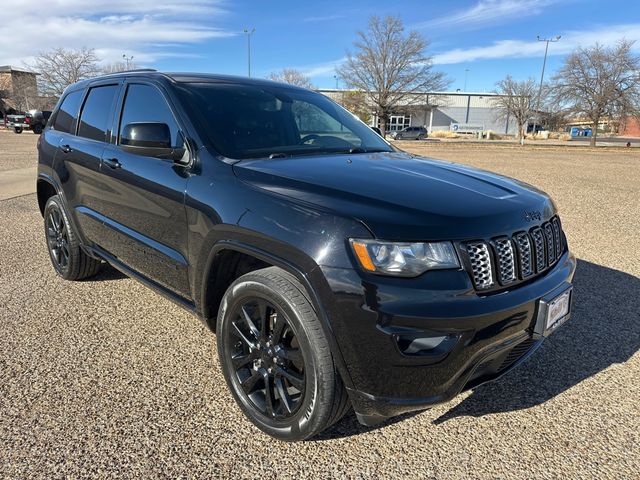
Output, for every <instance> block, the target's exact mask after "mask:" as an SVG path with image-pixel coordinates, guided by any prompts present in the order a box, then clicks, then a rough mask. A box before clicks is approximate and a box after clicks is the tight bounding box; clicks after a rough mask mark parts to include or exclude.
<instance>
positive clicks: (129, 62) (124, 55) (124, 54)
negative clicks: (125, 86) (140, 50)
mask: <svg viewBox="0 0 640 480" xmlns="http://www.w3.org/2000/svg"><path fill="white" fill-rule="evenodd" d="M122 58H124V61H125V62H127V70H129V66H130V64H131V61H132V60H133V55H131V56H130V57H127V54H126V53H123V54H122Z"/></svg>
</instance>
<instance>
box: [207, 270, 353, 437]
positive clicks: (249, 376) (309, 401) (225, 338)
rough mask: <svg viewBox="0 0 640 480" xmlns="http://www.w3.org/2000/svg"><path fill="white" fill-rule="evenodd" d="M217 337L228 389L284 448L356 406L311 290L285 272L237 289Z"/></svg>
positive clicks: (246, 281)
mask: <svg viewBox="0 0 640 480" xmlns="http://www.w3.org/2000/svg"><path fill="white" fill-rule="evenodd" d="M265 326H266V328H265ZM216 332H217V346H218V357H219V359H220V365H221V367H222V371H223V374H224V377H225V380H226V382H227V385H228V386H229V389H230V390H231V393H232V394H233V396H234V398H235V400H236V402H237V403H238V405H239V406H240V408H241V409H242V411H243V412H244V414H245V415H246V416H247V417H248V419H249V420H250V421H251V422H252V423H253V424H254V425H256V426H257V427H258V428H260V429H261V430H262V431H263V432H265V433H267V434H269V435H271V436H272V437H274V438H277V439H279V440H283V441H297V440H304V439H307V438H310V437H312V436H314V435H316V434H318V433H320V432H321V431H323V430H324V429H326V428H328V427H330V426H331V425H333V424H334V423H335V422H337V421H338V420H339V419H340V418H342V417H343V416H344V414H345V413H346V412H347V411H348V409H349V408H350V407H351V404H350V402H349V399H348V395H347V392H346V389H345V387H344V384H343V383H342V379H341V378H340V375H339V373H338V371H337V369H336V366H335V363H334V361H333V356H332V354H331V350H330V348H329V343H328V341H327V338H326V337H325V335H324V333H323V330H322V326H321V325H320V320H319V319H318V316H317V315H316V313H315V311H314V309H313V307H312V305H311V302H310V301H309V298H308V297H307V295H306V291H305V289H304V287H303V286H302V285H301V284H300V282H298V280H297V279H296V278H295V277H293V276H292V275H290V274H289V273H287V272H285V271H284V270H282V269H280V268H277V267H269V268H265V269H263V270H257V271H254V272H250V273H247V274H246V275H243V276H242V277H240V278H238V279H237V280H236V281H235V282H233V284H232V285H231V286H230V287H229V289H228V290H227V291H226V293H225V295H224V297H223V299H222V302H221V306H220V310H219V312H218V319H217V330H216ZM243 385H244V387H243ZM267 395H269V400H267Z"/></svg>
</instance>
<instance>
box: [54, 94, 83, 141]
mask: <svg viewBox="0 0 640 480" xmlns="http://www.w3.org/2000/svg"><path fill="white" fill-rule="evenodd" d="M81 100H82V91H81V90H79V91H77V92H71V93H70V94H69V95H67V96H66V97H65V99H64V100H63V101H62V105H60V108H59V109H58V113H57V114H56V120H55V122H54V124H53V129H54V130H58V131H59V132H66V133H71V128H72V127H73V122H74V120H75V119H76V116H77V115H78V110H79V109H80V101H81Z"/></svg>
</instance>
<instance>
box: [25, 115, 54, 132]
mask: <svg viewBox="0 0 640 480" xmlns="http://www.w3.org/2000/svg"><path fill="white" fill-rule="evenodd" d="M49 117H51V110H30V111H28V112H27V114H26V115H25V123H27V124H28V125H29V127H30V128H31V131H32V132H33V133H35V134H37V135H40V134H41V133H42V131H43V130H44V127H45V126H46V125H47V122H48V121H49Z"/></svg>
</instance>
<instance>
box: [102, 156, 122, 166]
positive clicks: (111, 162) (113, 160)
mask: <svg viewBox="0 0 640 480" xmlns="http://www.w3.org/2000/svg"><path fill="white" fill-rule="evenodd" d="M102 163H104V164H105V165H106V166H107V167H109V168H113V169H116V168H120V167H121V166H122V164H121V163H120V162H119V161H118V159H117V158H104V159H102Z"/></svg>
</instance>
